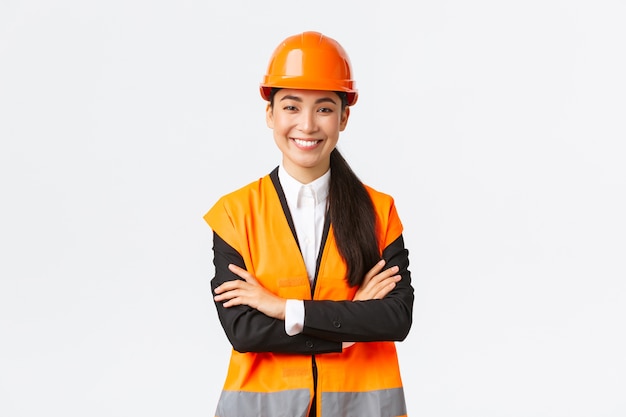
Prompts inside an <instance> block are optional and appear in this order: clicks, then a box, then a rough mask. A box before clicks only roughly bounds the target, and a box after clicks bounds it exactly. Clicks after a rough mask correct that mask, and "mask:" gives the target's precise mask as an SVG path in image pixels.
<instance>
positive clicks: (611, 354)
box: [0, 0, 626, 417]
mask: <svg viewBox="0 0 626 417" xmlns="http://www.w3.org/2000/svg"><path fill="white" fill-rule="evenodd" d="M625 21H626V3H624V2H623V1H621V0H614V1H609V0H594V1H591V0H588V1H581V0H571V1H557V0H525V1H506V2H503V1H495V0H492V1H487V0H479V1H471V2H468V1H462V0H437V1H434V0H433V1H418V2H409V1H406V2H393V1H388V2H379V3H375V2H370V3H368V2H363V1H324V0H321V1H316V2H306V3H305V2H293V1H291V2H286V1H285V2H283V1H263V2H261V1H252V0H250V1H242V0H238V1H228V2H227V1H224V2H220V3H218V2H214V1H212V0H211V1H207V0H204V1H193V0H177V1H173V0H171V1H154V0H152V1H148V0H144V1H141V0H123V1H122V0H110V1H79V0H58V1H54V2H52V1H43V0H38V1H36V0H32V1H12V0H8V1H7V0H2V2H1V3H0V139H1V148H0V184H1V188H0V196H1V197H0V199H1V200H0V201H1V203H0V210H1V216H0V257H1V258H0V259H1V262H0V274H1V275H0V416H2V417H22V416H29V417H30V416H33V417H34V416H63V417H70V416H71V417H74V416H76V417H78V416H80V417H84V416H89V417H104V416H112V417H113V416H114V417H126V416H133V417H135V416H151V417H161V416H163V417H170V416H186V417H192V416H198V417H199V416H205V417H206V416H211V415H213V412H214V410H215V405H216V402H217V397H218V395H219V392H220V389H221V385H222V383H223V380H224V377H225V372H226V363H227V359H228V355H229V345H228V342H227V340H226V338H225V336H224V333H223V331H222V329H221V327H220V325H219V322H218V320H217V315H216V313H215V308H214V306H213V302H212V300H211V295H210V293H209V280H210V278H211V277H212V256H211V234H210V230H209V228H208V227H207V226H206V225H205V224H204V222H203V220H202V215H203V214H204V213H205V212H206V211H207V210H208V209H209V208H210V206H211V205H212V204H213V203H214V202H215V200H216V199H217V198H218V197H219V196H221V195H222V194H224V193H226V192H228V191H231V190H234V189H235V188H238V187H240V186H242V185H244V184H247V183H248V182H250V181H253V180H255V179H256V178H258V177H260V176H262V175H264V174H266V173H268V172H269V171H270V170H271V169H272V168H274V167H275V166H276V165H277V164H278V162H279V153H278V151H277V150H276V148H275V146H274V144H273V141H272V137H271V131H270V130H269V129H267V127H266V126H265V124H264V106H265V104H264V102H263V101H262V99H261V98H260V96H259V95H258V84H259V82H260V80H261V77H262V75H263V74H264V71H265V68H266V65H267V61H268V59H269V56H270V54H271V52H272V50H273V49H274V47H275V46H276V45H277V44H278V43H279V42H280V41H281V40H282V39H284V38H285V37H287V36H289V35H292V34H296V33H299V32H302V31H305V30H318V31H321V32H323V33H325V34H327V35H328V36H331V37H333V38H335V39H337V40H338V41H339V42H340V43H341V44H342V45H343V46H344V47H345V48H346V50H347V51H348V53H349V54H350V57H351V59H352V63H353V65H354V69H355V77H356V80H357V86H358V88H359V91H360V99H359V102H358V103H357V105H356V106H355V107H354V108H353V109H352V116H351V120H350V123H349V126H348V128H347V130H346V132H345V133H344V134H343V136H342V139H341V140H340V144H339V147H340V148H341V150H342V151H343V153H344V155H345V156H346V157H347V159H348V160H349V161H350V162H351V164H352V166H353V168H354V169H355V171H356V172H357V173H358V174H359V175H360V177H361V179H363V180H364V181H365V182H366V183H368V184H370V185H372V186H374V187H375V188H378V189H380V190H382V191H385V192H387V193H389V194H392V195H393V196H394V197H395V199H396V204H397V207H398V210H399V213H400V215H401V217H402V219H403V222H404V225H405V240H406V244H407V246H408V247H409V249H410V255H411V265H412V272H413V278H414V284H415V290H416V300H415V311H414V326H413V328H412V331H411V334H410V336H409V337H408V339H407V340H406V341H404V342H402V343H400V344H399V345H398V348H399V352H400V360H401V367H402V370H403V377H404V382H405V389H406V394H407V401H408V409H409V415H412V416H423V417H452V416H463V417H467V416H476V417H505V416H511V417H513V416H519V417H527V416H541V417H557V416H563V417H578V416H580V417H583V416H584V417H590V416H593V417H599V416H611V417H623V416H624V415H626V395H624V393H626V355H625V354H624V352H626V323H625V318H626V265H625V254H626V220H625V216H624V213H626V164H625V163H624V160H625V157H626V152H625V146H624V141H625V140H626V127H625V117H624V116H625V114H626V81H625V80H626V77H625V76H624V74H626V53H625V52H626V45H625V44H626V24H624V22H625Z"/></svg>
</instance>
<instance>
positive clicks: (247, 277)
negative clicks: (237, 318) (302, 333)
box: [214, 264, 286, 320]
mask: <svg viewBox="0 0 626 417" xmlns="http://www.w3.org/2000/svg"><path fill="white" fill-rule="evenodd" d="M228 269H230V271H231V272H232V273H234V274H235V275H237V276H239V277H241V278H243V281H242V280H239V279H235V280H232V281H226V282H225V283H223V284H222V285H220V286H219V287H217V288H216V289H215V294H217V295H216V296H215V297H214V300H215V301H223V302H224V303H223V304H222V305H223V306H224V307H226V308H228V307H232V306H238V305H247V306H250V307H252V308H255V309H257V310H259V311H260V312H261V313H263V314H265V315H267V316H270V317H273V318H276V319H279V320H284V319H285V304H286V300H285V299H284V298H281V297H279V296H277V295H276V294H274V293H272V292H270V291H268V290H267V289H265V288H263V286H262V285H261V284H259V281H257V280H256V278H255V277H254V276H252V274H250V273H249V272H248V271H246V270H245V269H243V268H240V267H238V266H237V265H233V264H230V265H228Z"/></svg>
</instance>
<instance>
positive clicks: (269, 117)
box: [265, 103, 274, 129]
mask: <svg viewBox="0 0 626 417" xmlns="http://www.w3.org/2000/svg"><path fill="white" fill-rule="evenodd" d="M265 123H266V124H267V127H269V128H270V129H274V113H273V112H272V106H271V105H270V103H267V107H266V108H265Z"/></svg>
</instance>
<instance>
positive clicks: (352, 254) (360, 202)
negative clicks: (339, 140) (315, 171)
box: [328, 148, 380, 287]
mask: <svg viewBox="0 0 626 417" xmlns="http://www.w3.org/2000/svg"><path fill="white" fill-rule="evenodd" d="M330 171H331V175H330V189H329V194H328V203H329V208H328V213H329V216H330V222H331V224H332V226H333V231H334V234H335V240H336V242H337V248H338V249H339V253H340V254H341V256H342V257H343V259H344V260H345V261H346V264H347V265H348V277H347V278H348V284H349V285H350V286H352V287H354V286H357V285H360V284H361V283H362V282H363V278H364V276H365V274H366V273H367V271H369V270H370V269H371V268H372V267H373V266H374V265H375V264H376V262H378V261H379V260H380V251H379V249H378V239H377V237H376V215H375V213H374V204H373V203H372V199H371V198H370V196H369V194H368V192H367V190H366V189H365V187H364V186H363V183H362V182H361V180H359V178H358V177H357V176H356V174H355V173H354V171H352V168H350V166H349V165H348V163H347V162H346V160H345V159H344V158H343V156H342V155H341V154H340V153H339V151H338V150H337V148H335V149H334V150H333V151H332V152H331V154H330Z"/></svg>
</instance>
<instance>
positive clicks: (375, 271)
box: [363, 259, 385, 283]
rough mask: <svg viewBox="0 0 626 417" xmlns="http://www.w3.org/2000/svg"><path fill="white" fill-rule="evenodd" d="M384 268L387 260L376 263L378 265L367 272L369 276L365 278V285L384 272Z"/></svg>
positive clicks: (366, 275)
mask: <svg viewBox="0 0 626 417" xmlns="http://www.w3.org/2000/svg"><path fill="white" fill-rule="evenodd" d="M384 266H385V260H384V259H381V260H380V261H378V262H376V265H374V266H373V267H372V269H370V270H369V271H367V274H365V278H364V279H363V283H366V282H368V281H370V280H371V279H372V278H373V277H375V276H376V275H378V273H379V272H380V271H382V269H383V267H384Z"/></svg>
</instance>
